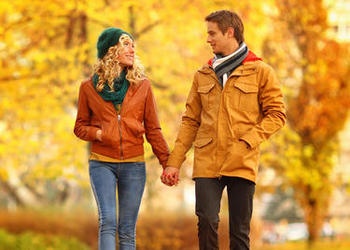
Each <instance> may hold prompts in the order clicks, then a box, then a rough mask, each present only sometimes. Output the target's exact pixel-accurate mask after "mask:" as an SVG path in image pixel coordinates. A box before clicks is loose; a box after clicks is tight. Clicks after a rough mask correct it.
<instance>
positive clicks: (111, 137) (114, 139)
mask: <svg viewBox="0 0 350 250" xmlns="http://www.w3.org/2000/svg"><path fill="white" fill-rule="evenodd" d="M101 129H102V142H103V143H104V144H106V145H115V144H119V143H120V128H119V124H118V120H117V119H112V120H111V121H110V122H108V123H102V126H101Z"/></svg>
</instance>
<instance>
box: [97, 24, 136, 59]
mask: <svg viewBox="0 0 350 250" xmlns="http://www.w3.org/2000/svg"><path fill="white" fill-rule="evenodd" d="M123 34H126V35H128V36H129V37H130V38H131V39H133V37H132V36H131V35H130V34H129V33H128V32H126V31H124V30H122V29H119V28H113V27H111V28H107V29H105V30H104V31H103V32H102V33H101V35H100V36H99V37H98V41H97V57H98V58H100V59H102V58H103V57H104V56H105V55H106V54H107V52H108V50H109V48H110V47H112V46H114V45H116V44H117V43H118V42H119V39H120V37H121V36H122V35H123Z"/></svg>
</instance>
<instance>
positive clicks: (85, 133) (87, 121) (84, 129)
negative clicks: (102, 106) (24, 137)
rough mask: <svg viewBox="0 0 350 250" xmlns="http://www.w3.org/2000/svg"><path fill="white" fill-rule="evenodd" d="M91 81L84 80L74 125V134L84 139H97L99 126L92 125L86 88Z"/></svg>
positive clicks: (80, 89)
mask: <svg viewBox="0 0 350 250" xmlns="http://www.w3.org/2000/svg"><path fill="white" fill-rule="evenodd" d="M88 83H89V82H83V83H82V84H81V85H80V88H79V98H78V107H77V115H76V120H75V125H74V134H75V135H76V136H77V137H78V138H80V139H82V140H84V141H93V140H96V131H97V130H98V128H97V127H95V126H91V114H92V112H91V110H90V108H89V105H88V97H87V93H86V91H84V90H85V88H84V86H85V85H86V84H88Z"/></svg>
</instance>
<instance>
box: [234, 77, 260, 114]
mask: <svg viewBox="0 0 350 250" xmlns="http://www.w3.org/2000/svg"><path fill="white" fill-rule="evenodd" d="M234 87H235V89H236V90H237V91H238V94H237V100H235V102H234V103H235V104H236V105H234V107H233V108H237V109H239V110H241V111H248V112H259V100H258V93H259V89H258V85H257V84H254V82H253V83H246V82H241V81H239V80H238V81H237V82H236V83H235V85H234Z"/></svg>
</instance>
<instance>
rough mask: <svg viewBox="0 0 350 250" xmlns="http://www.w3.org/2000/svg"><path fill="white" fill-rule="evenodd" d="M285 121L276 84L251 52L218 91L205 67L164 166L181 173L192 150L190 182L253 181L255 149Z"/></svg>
mask: <svg viewBox="0 0 350 250" xmlns="http://www.w3.org/2000/svg"><path fill="white" fill-rule="evenodd" d="M285 120H286V115H285V106H284V103H283V96H282V92H281V89H280V84H279V81H278V80H277V78H276V75H275V73H274V71H273V70H272V68H271V67H270V66H269V65H267V64H266V63H264V62H263V61H261V60H259V58H257V57H256V56H255V55H254V54H253V53H251V52H250V54H249V55H248V57H247V58H246V61H245V62H244V64H243V65H241V66H239V67H238V68H236V69H235V70H234V71H233V72H232V73H231V75H230V76H229V78H228V80H227V82H226V85H225V87H224V88H223V89H222V87H221V86H220V85H219V81H218V79H217V77H216V75H215V72H214V71H213V69H212V68H211V65H210V64H206V65H204V66H203V67H202V68H201V69H200V70H198V71H197V72H196V74H195V76H194V80H193V84H192V88H191V90H190V93H189V95H188V98H187V102H186V111H185V113H184V115H183V116H182V123H181V126H180V131H179V134H178V137H177V139H176V141H175V146H174V149H173V151H172V152H171V154H170V157H169V161H168V166H172V167H177V168H180V167H181V165H182V163H183V161H184V160H185V155H186V153H187V151H188V150H189V149H190V148H191V147H192V145H193V146H194V163H193V164H194V166H193V178H196V177H208V178H211V177H220V176H236V177H241V178H245V179H248V180H250V181H253V182H255V181H256V176H257V173H258V163H259V145H260V144H261V142H263V141H265V140H266V139H267V138H269V137H270V136H271V135H272V134H274V133H275V132H276V131H278V130H279V129H280V128H281V127H282V126H283V125H284V124H285Z"/></svg>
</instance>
